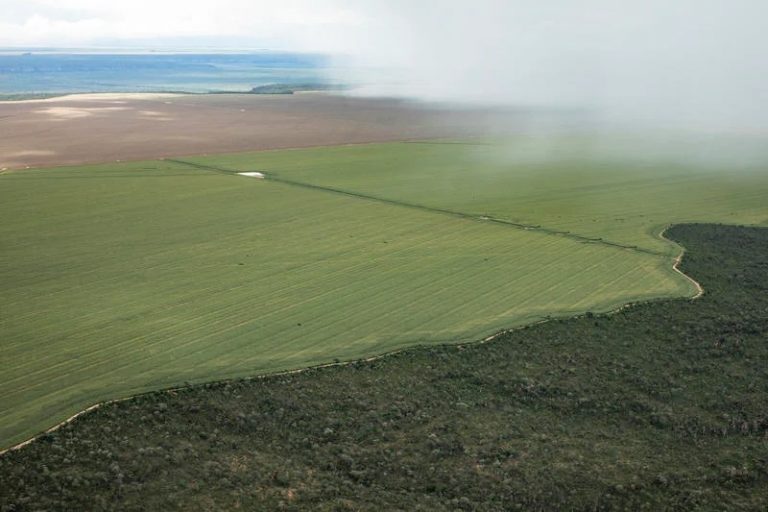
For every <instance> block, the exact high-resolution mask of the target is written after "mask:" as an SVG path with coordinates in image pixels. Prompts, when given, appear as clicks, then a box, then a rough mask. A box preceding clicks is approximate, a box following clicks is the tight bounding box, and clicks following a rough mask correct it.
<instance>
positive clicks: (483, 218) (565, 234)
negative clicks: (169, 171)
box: [165, 158, 669, 258]
mask: <svg viewBox="0 0 768 512" xmlns="http://www.w3.org/2000/svg"><path fill="white" fill-rule="evenodd" d="M165 161H167V162H174V163H177V164H181V165H186V166H189V167H193V168H195V169H200V170H204V171H209V172H215V173H218V174H229V175H237V174H239V173H240V172H241V171H238V170H235V169H227V168H225V167H217V166H212V165H205V164H199V163H196V162H189V161H186V160H179V159H172V158H166V159H165ZM260 172H262V173H263V174H264V178H265V179H266V180H269V181H272V182H275V183H281V184H283V185H287V186H291V187H298V188H303V189H307V190H314V191H318V192H325V193H330V194H336V195H342V196H346V197H351V198H355V199H362V200H365V201H373V202H377V203H383V204H388V205H393V206H400V207H403V208H410V209H413V210H420V211H424V212H430V213H437V214H440V215H448V216H451V217H457V218H460V219H464V220H471V221H475V222H483V223H488V222H490V223H494V224H501V225H503V226H507V227H510V228H514V229H520V230H523V231H529V232H533V233H540V234H544V235H549V236H559V237H562V238H567V239H570V240H574V241H577V242H580V243H588V244H596V245H603V246H606V247H611V248H614V249H623V250H628V251H633V252H638V253H642V254H647V255H650V256H657V257H659V256H661V257H664V258H666V257H669V254H667V253H663V252H659V251H654V250H652V249H645V248H643V247H638V246H636V245H626V244H621V243H617V242H612V241H610V240H605V239H603V238H593V237H588V236H585V235H579V234H577V233H572V232H570V231H564V230H559V229H553V228H547V227H544V226H540V225H536V224H525V223H521V222H515V221H512V220H508V219H501V218H498V217H491V216H488V215H475V214H471V213H466V212H461V211H456V210H450V209H446V208H435V207H432V206H425V205H422V204H418V203H408V202H405V201H398V200H396V199H387V198H384V197H378V196H372V195H368V194H362V193H360V192H353V191H350V190H344V189H340V188H334V187H327V186H324V185H315V184H312V183H307V182H304V181H296V180H291V179H288V178H283V177H281V176H279V175H277V174H273V173H269V172H265V171H260Z"/></svg>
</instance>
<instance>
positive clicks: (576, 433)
mask: <svg viewBox="0 0 768 512" xmlns="http://www.w3.org/2000/svg"><path fill="white" fill-rule="evenodd" d="M667 236H668V237H669V238H672V239H674V240H676V241H678V242H679V243H681V244H682V245H683V246H684V247H686V249H687V252H686V255H685V257H684V259H683V262H682V265H681V270H682V271H684V272H685V273H686V274H688V275H690V276H692V277H693V278H694V279H696V280H697V281H698V282H700V283H701V284H702V285H703V287H704V289H705V291H706V293H705V295H704V296H703V297H702V298H700V299H698V300H694V301H692V300H688V299H679V300H671V301H659V302H653V303H646V304H637V305H633V306H631V307H628V308H625V309H623V310H621V311H620V312H617V313H614V314H610V315H593V314H589V313H588V314H586V315H584V316H582V317H579V318H573V319H568V320H551V321H549V322H546V323H542V324H538V325H535V326H530V327H527V328H523V329H519V330H514V331H511V332H508V333H505V334H503V335H501V336H499V337H498V338H496V339H495V340H494V341H492V342H489V343H485V344H467V345H453V346H439V347H425V348H416V349H410V350H406V351H403V352H399V353H397V354H393V355H389V356H386V357H383V358H380V359H377V360H373V361H368V362H353V363H351V364H348V365H343V366H334V367H327V368H317V369H311V370H308V371H305V372H302V373H294V374H289V375H276V376H271V377H264V378H254V379H247V380H236V381H228V382H221V383H213V384H207V385H200V386H193V387H189V388H184V389H181V390H174V391H166V392H157V393H151V394H147V395H142V396H139V397H135V398H132V399H130V400H125V401H122V402H116V403H112V404H109V405H105V406H103V407H101V408H99V409H96V410H95V411H93V412H91V413H88V414H85V415H83V416H81V417H79V418H78V419H76V420H75V421H73V422H72V423H71V424H68V425H66V426H64V427H62V428H61V429H59V430H58V431H55V432H53V433H50V434H47V435H44V436H42V437H41V438H39V439H38V440H37V441H35V442H33V443H31V444H30V445H28V446H26V447H24V448H22V449H19V450H15V451H11V452H8V453H6V454H4V455H2V456H0V510H2V511H3V512H9V511H33V510H34V511H41V510H49V511H54V510H137V511H138V510H163V511H165V510H184V511H195V510H366V511H367V510H370V511H379V510H404V511H405V510H407V511H412V510H455V511H473V510H478V511H480V510H483V511H485V510H489V511H490V510H584V511H586V510H606V511H607V510H652V511H659V510H686V511H688V510H712V511H715V510H718V511H719V510H761V511H764V510H766V509H768V371H767V368H768V229H764V228H763V229H761V228H744V227H734V226H718V225H681V226H675V227H673V228H672V229H670V230H669V231H668V232H667Z"/></svg>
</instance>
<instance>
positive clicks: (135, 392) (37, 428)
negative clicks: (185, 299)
mask: <svg viewBox="0 0 768 512" xmlns="http://www.w3.org/2000/svg"><path fill="white" fill-rule="evenodd" d="M671 227H672V226H669V225H668V226H664V227H663V228H662V229H661V230H660V231H659V232H658V236H660V237H661V238H662V239H663V240H665V241H666V242H668V243H669V244H670V245H672V246H674V247H675V248H677V250H679V254H678V256H676V257H675V258H674V259H673V261H669V260H670V258H659V260H658V268H659V269H660V270H662V271H664V272H665V273H666V274H668V275H669V277H670V278H672V279H674V280H675V281H676V282H678V283H680V285H681V286H680V288H679V290H678V292H674V293H668V294H659V293H655V294H653V293H651V294H627V295H625V296H623V297H621V298H619V299H617V300H611V301H606V302H603V303H597V304H594V305H593V306H592V307H590V308H589V310H585V309H570V310H567V309H566V310H563V309H560V310H552V311H551V312H548V313H547V314H546V315H540V314H534V315H528V316H518V317H515V318H514V319H509V320H500V321H498V322H493V323H491V324H488V325H486V326H483V327H482V328H479V329H476V330H474V331H468V332H466V333H462V334H460V335H459V336H457V337H453V338H448V339H437V340H411V341H402V342H399V343H390V344H388V346H387V349H386V350H385V351H382V352H375V351H366V350H363V351H361V352H360V353H359V354H354V355H352V356H350V357H349V358H345V359H344V360H339V359H335V360H333V361H329V360H328V359H327V358H310V359H307V360H306V361H305V362H304V363H300V364H288V365H284V366H279V365H278V366H271V367H269V368H268V369H265V370H263V371H253V370H238V371H233V372H225V371H224V372H223V371H221V370H217V371H216V372H215V373H216V375H215V377H214V378H206V377H197V378H196V377H190V378H186V379H184V380H182V381H179V382H176V383H171V384H166V385H164V386H157V385H152V384H149V385H146V386H137V387H132V388H128V389H126V390H125V393H124V394H122V395H121V396H118V397H113V398H108V399H104V400H101V401H97V402H81V401H77V402H74V403H72V404H71V406H70V407H63V408H62V412H61V413H60V414H58V415H57V416H58V417H57V418H54V419H51V421H45V422H38V423H37V424H36V425H33V426H32V427H31V428H30V429H28V430H29V432H36V433H35V434H32V435H30V434H20V435H18V436H15V438H12V439H11V440H10V441H9V442H8V443H7V444H6V445H5V446H4V447H2V448H0V454H3V453H5V452H7V451H11V450H16V449H19V448H21V447H24V446H26V445H28V444H29V443H31V442H33V441H35V440H36V439H38V438H39V437H40V436H43V435H45V434H49V433H51V432H54V431H56V430H58V429H59V428H61V427H62V426H64V425H67V424H69V423H70V422H72V421H73V420H75V419H76V418H78V417H80V416H81V415H82V414H85V413H88V412H90V411H92V410H94V409H96V408H98V407H101V406H103V405H106V404H111V403H115V402H122V401H125V400H131V399H133V398H135V397H137V396H142V395H146V394H151V393H155V392H164V391H163V390H165V392H167V391H168V390H179V389H183V388H185V387H187V386H196V385H200V384H209V383H216V382H224V381H228V380H233V379H243V378H246V379H248V378H268V377H273V376H277V375H284V374H286V373H288V374H290V373H295V372H302V371H307V370H311V369H316V368H324V367H329V366H338V365H348V364H354V363H357V362H359V361H369V360H373V359H378V358H381V357H387V356H389V355H392V354H396V353H399V352H402V351H404V350H410V349H417V348H424V347H430V346H440V345H464V344H472V343H485V342H489V341H492V340H494V339H496V338H498V337H499V336H501V335H504V334H505V333H508V332H511V331H513V330H516V329H521V328H527V327H529V326H531V325H535V324H539V323H542V322H548V321H552V320H564V319H568V318H574V317H579V316H583V315H585V314H588V315H592V314H612V313H616V312H619V311H622V310H624V309H625V308H627V307H632V306H633V305H636V304H643V303H650V302H656V301H665V300H670V299H684V298H689V299H696V298H699V297H700V296H701V295H702V293H701V292H700V291H699V289H698V288H696V286H697V285H698V283H697V282H696V281H695V280H694V279H692V278H691V277H690V276H688V275H687V274H685V273H683V272H681V271H680V270H679V269H678V265H679V263H680V262H681V259H682V258H683V255H684V254H685V250H684V248H683V247H682V246H681V245H679V244H677V243H676V242H674V241H673V240H670V239H668V238H666V237H665V236H664V233H665V232H666V231H667V230H668V229H669V228H671ZM616 250H620V249H616Z"/></svg>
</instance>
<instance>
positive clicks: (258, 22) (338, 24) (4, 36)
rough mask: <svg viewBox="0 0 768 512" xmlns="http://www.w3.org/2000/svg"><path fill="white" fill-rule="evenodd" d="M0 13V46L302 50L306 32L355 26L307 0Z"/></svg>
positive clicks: (54, 4) (85, 5) (345, 14)
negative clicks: (186, 43) (191, 43)
mask: <svg viewBox="0 0 768 512" xmlns="http://www.w3.org/2000/svg"><path fill="white" fill-rule="evenodd" d="M22 4H23V5H22ZM0 12H6V13H11V14H13V13H17V14H16V15H15V16H8V17H5V16H4V18H6V19H3V18H0V46H32V45H51V46H71V45H83V46H90V45H99V44H103V43H104V42H108V43H110V44H115V43H117V44H126V45H130V44H131V43H132V42H136V41H141V42H147V41H151V42H153V43H155V44H158V45H164V44H173V42H174V41H178V40H179V39H188V40H192V39H193V38H199V39H204V40H205V41H206V42H207V43H209V44H210V43H214V44H215V43H216V41H217V40H218V41H219V42H220V45H221V46H226V45H228V44H231V42H232V41H237V42H238V43H241V42H243V41H247V42H248V43H250V44H252V45H255V46H259V45H263V43H264V42H267V43H270V44H277V45H279V46H282V47H285V48H292V47H296V48H297V49H304V48H299V47H303V46H304V45H308V44H310V42H309V41H307V37H306V35H307V34H306V33H307V32H308V31H309V32H311V33H314V34H315V35H319V31H323V32H325V33H327V34H329V35H331V36H333V34H334V33H338V32H339V30H342V29H344V28H345V27H349V26H354V25H359V24H360V23H361V21H362V18H361V16H360V15H359V14H356V13H355V12H354V11H353V10H351V9H349V8H344V7H343V6H341V5H339V4H338V3H337V2H312V1H308V0H281V1H280V2H275V1H273V0H269V1H267V0H261V1H259V0H250V1H245V0H217V1H215V2H211V1H205V2H202V1H183V0H131V1H110V2H107V1H103V0H99V1H95V0H57V1H53V0H23V1H19V0H0ZM335 40H336V38H335V37H324V38H321V41H320V43H321V44H320V48H319V49H320V50H334V49H337V48H338V45H336V44H335V43H334V41H335ZM324 41H325V42H324Z"/></svg>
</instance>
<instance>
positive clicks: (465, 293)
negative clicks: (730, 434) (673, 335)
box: [0, 143, 768, 446]
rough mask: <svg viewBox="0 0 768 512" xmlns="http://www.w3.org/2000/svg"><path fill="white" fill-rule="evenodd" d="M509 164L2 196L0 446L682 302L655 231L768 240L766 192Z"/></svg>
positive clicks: (54, 178) (1, 192) (264, 157)
mask: <svg viewBox="0 0 768 512" xmlns="http://www.w3.org/2000/svg"><path fill="white" fill-rule="evenodd" d="M509 151H512V152H514V146H512V147H511V148H510V147H506V148H504V150H503V151H502V149H501V148H499V147H495V146H486V145H477V146H474V145H464V144H407V143H400V144H377V145H365V146H346V147H335V148H321V149H311V150H292V151H274V152H262V153H254V154H239V155H224V156H217V157H207V158H195V159H182V160H181V161H169V160H166V161H151V162H135V163H123V164H108V165H96V166H85V167H69V168H57V169H41V170H26V171H19V172H12V173H5V174H3V175H0V214H1V215H2V219H3V222H2V223H1V224H0V285H1V286H0V303H2V310H1V311H2V314H1V315H0V333H1V334H2V351H1V353H2V368H3V369H2V372H0V389H1V390H2V391H1V392H0V393H1V394H2V395H1V398H0V445H2V446H8V445H12V444H14V443H17V442H19V441H22V440H24V439H26V438H28V437H30V436H31V435H34V434H35V433H37V432H39V431H41V430H43V429H45V428H47V427H50V426H51V425H53V424H55V423H57V422H59V421H61V420H63V419H65V418H66V417H68V416H69V415H71V414H74V413H75V412H77V411H80V410H82V409H84V408H85V407H87V406H89V405H91V404H93V403H96V402H99V401H103V400H108V399H115V398H120V397H125V396H128V395H131V394H134V393H138V392H142V391H147V390H152V389H158V388H161V387H167V386H174V385H181V384H184V383H186V382H200V381H207V380H216V379H221V378H227V377H236V376H245V375H256V374H263V373H268V372H272V371H277V370H285V369H292V368H298V367H303V366H307V365H313V364H319V363H327V362H332V361H334V360H337V359H338V360H346V359H353V358H359V357H365V356H370V355H375V354H381V353H384V352H387V351H391V350H395V349H398V348H402V347H404V346H408V345H416V344H428V343H443V342H458V341H469V340H474V339H478V338H481V337H483V336H487V335H489V334H492V333H494V332H495V331H498V330H499V329H502V328H504V327H511V326H515V325H520V324H523V323H530V322H533V321H537V320H540V319H542V318H546V317H549V316H566V315H572V314H575V313H579V312H584V311H590V310H591V311H605V310H610V309H613V308H615V307H617V306H619V305H621V304H623V303H626V302H628V301H638V300H644V299H651V298H658V297H671V296H685V295H693V294H694V293H695V288H694V286H693V284H692V283H691V282H690V281H689V280H687V279H685V278H684V277H683V276H682V275H680V274H677V273H676V272H674V271H673V269H672V263H673V259H674V257H675V256H676V255H677V254H678V253H679V251H680V249H679V247H677V246H675V245H674V244H671V243H670V242H667V241H665V240H662V239H661V238H660V237H659V236H658V235H659V233H660V230H661V228H662V227H663V226H664V225H666V224H668V223H670V222H679V221H684V220H686V221H687V220H691V221H695V220H700V221H723V222H732V223H752V224H760V223H765V222H766V220H768V201H766V200H765V198H766V197H768V176H767V175H766V173H758V172H754V171H750V172H747V171H743V172H742V171H739V175H738V178H737V177H735V176H734V175H733V174H732V173H725V172H719V173H716V172H713V171H710V170H700V171H694V170H691V169H688V168H682V167H677V168H661V167H643V166H636V167H633V168H616V167H615V166H610V165H595V164H589V163H588V162H584V163H583V164H580V163H579V162H572V163H570V164H567V163H565V162H564V163H561V164H557V163H552V164H547V165H546V166H542V165H538V166H534V165H532V164H528V163H525V162H515V161H513V160H509V159H507V158H504V157H505V154H502V153H504V152H509ZM237 170H241V171H245V170H248V171H254V170H263V171H266V172H267V173H268V179H265V180H259V179H254V178H247V177H243V176H238V175H236V174H235V173H234V171H237Z"/></svg>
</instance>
